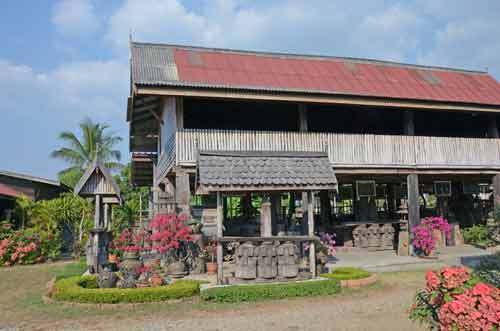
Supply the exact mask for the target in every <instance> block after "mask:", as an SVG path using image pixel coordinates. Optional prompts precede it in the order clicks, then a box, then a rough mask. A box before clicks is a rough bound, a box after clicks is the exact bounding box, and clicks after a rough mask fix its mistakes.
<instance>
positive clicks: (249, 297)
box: [201, 279, 340, 302]
mask: <svg viewBox="0 0 500 331" xmlns="http://www.w3.org/2000/svg"><path fill="white" fill-rule="evenodd" d="M339 291H340V286H339V283H338V281H336V280H330V279H328V280H318V281H310V282H300V283H281V284H256V285H235V286H228V287H214V288H210V289H207V290H205V291H202V292H201V298H202V299H203V300H205V301H213V302H242V301H259V300H275V299H284V298H292V297H311V296H319V295H332V294H335V293H338V292H339Z"/></svg>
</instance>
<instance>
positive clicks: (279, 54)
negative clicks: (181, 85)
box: [130, 41, 489, 75]
mask: <svg viewBox="0 0 500 331" xmlns="http://www.w3.org/2000/svg"><path fill="white" fill-rule="evenodd" d="M130 46H131V47H134V46H137V47H145V46H150V47H162V48H181V49H186V50H202V51H213V52H224V53H235V54H246V55H258V56H273V57H287V58H298V59H299V58H307V59H317V60H321V59H326V60H342V61H349V62H352V63H369V64H378V65H386V66H394V67H403V68H413V69H421V70H441V71H452V72H461V73H466V74H467V73H468V74H473V73H476V74H485V75H489V72H488V71H485V70H473V69H462V68H453V67H446V66H432V65H423V64H414V63H405V62H396V61H387V60H378V59H370V58H357V57H349V56H346V57H344V56H334V55H325V54H305V53H302V54H300V53H287V52H271V51H253V50H243V49H233V48H217V47H206V46H193V45H183V44H167V43H153V42H138V41H133V42H131V43H130Z"/></svg>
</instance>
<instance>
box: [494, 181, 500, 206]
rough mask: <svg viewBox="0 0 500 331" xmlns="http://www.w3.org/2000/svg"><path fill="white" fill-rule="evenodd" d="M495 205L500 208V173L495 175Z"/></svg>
mask: <svg viewBox="0 0 500 331" xmlns="http://www.w3.org/2000/svg"><path fill="white" fill-rule="evenodd" d="M492 184H493V205H494V207H495V208H500V174H497V175H495V176H493V183H492Z"/></svg>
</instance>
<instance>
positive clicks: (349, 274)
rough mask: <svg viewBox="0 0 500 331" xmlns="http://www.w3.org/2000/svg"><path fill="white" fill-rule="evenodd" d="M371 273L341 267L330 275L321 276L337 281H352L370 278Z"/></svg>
mask: <svg viewBox="0 0 500 331" xmlns="http://www.w3.org/2000/svg"><path fill="white" fill-rule="evenodd" d="M370 276H371V273H369V272H368V271H366V270H363V269H359V268H352V267H339V268H336V269H333V270H332V271H331V272H330V273H325V274H321V277H324V278H328V279H336V280H352V279H363V278H367V277H370Z"/></svg>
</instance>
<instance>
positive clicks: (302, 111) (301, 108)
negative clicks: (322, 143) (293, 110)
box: [298, 103, 309, 132]
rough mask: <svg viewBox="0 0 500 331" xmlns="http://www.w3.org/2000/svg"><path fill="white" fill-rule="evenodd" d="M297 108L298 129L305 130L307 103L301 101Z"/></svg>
mask: <svg viewBox="0 0 500 331" xmlns="http://www.w3.org/2000/svg"><path fill="white" fill-rule="evenodd" d="M298 108H299V131H301V132H307V130H308V129H309V125H308V123H307V105H305V104H303V103H301V104H299V106H298Z"/></svg>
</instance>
